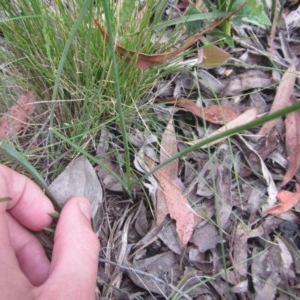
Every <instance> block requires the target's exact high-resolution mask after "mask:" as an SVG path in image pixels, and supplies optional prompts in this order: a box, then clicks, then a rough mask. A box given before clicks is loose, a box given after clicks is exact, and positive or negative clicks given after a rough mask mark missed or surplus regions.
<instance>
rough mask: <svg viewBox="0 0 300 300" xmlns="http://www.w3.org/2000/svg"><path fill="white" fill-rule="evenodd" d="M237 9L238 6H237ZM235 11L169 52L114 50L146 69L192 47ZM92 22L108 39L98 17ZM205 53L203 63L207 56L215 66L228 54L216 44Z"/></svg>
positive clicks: (117, 48) (119, 47)
mask: <svg viewBox="0 0 300 300" xmlns="http://www.w3.org/2000/svg"><path fill="white" fill-rule="evenodd" d="M238 9H239V8H238ZM235 12H236V10H235V11H233V12H231V13H229V14H228V15H227V16H225V17H224V18H222V19H220V20H218V21H216V22H214V23H213V24H212V25H211V26H208V27H207V28H205V29H203V30H202V31H200V32H198V33H197V34H195V35H192V36H190V37H188V38H187V39H186V40H185V42H184V43H183V45H182V46H181V47H179V48H177V49H175V50H172V51H170V52H164V53H157V54H146V53H142V52H139V53H136V52H135V51H131V50H127V49H125V48H124V47H122V46H120V45H119V44H116V51H117V52H118V54H119V55H120V56H124V57H125V60H126V62H130V61H131V60H136V66H137V67H138V68H139V69H142V70H146V69H149V68H152V67H154V66H155V65H157V64H159V63H162V62H164V61H166V60H168V59H172V58H174V57H176V56H178V55H179V54H181V53H183V52H184V51H185V50H187V49H189V48H190V47H192V46H193V45H194V44H195V43H196V42H197V41H198V39H199V38H200V37H201V36H203V35H204V33H206V32H208V31H209V30H212V29H214V28H216V27H217V26H219V25H220V24H222V23H223V22H224V21H226V20H228V19H229V18H230V17H231V16H232V15H233V14H234V13H235ZM94 23H95V24H96V26H97V27H98V29H99V31H100V33H101V34H102V36H103V37H104V39H105V40H106V42H107V41H108V40H109V36H108V34H107V32H106V30H105V29H104V28H103V26H102V25H101V23H100V21H99V19H98V18H97V17H94ZM203 51H204V52H205V53H204V55H203V64H204V65H205V63H206V58H205V56H207V66H210V67H211V66H216V65H219V64H220V63H224V62H225V61H226V60H227V59H228V58H229V57H230V55H229V54H228V53H226V52H225V51H223V50H221V49H219V48H218V47H216V46H209V48H207V49H206V50H203Z"/></svg>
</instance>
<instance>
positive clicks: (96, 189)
mask: <svg viewBox="0 0 300 300" xmlns="http://www.w3.org/2000/svg"><path fill="white" fill-rule="evenodd" d="M49 191H50V193H51V194H52V195H53V196H54V198H55V199H56V201H57V203H58V204H59V205H60V206H61V207H62V206H63V205H64V204H65V203H66V202H67V201H68V200H69V199H70V198H72V197H75V196H84V197H86V198H87V199H88V200H89V201H90V203H91V207H92V219H93V224H94V230H95V231H98V229H99V228H98V226H99V222H100V213H101V211H100V208H101V204H102V202H103V191H102V187H101V184H100V182H99V179H98V177H97V175H96V173H95V170H94V168H93V166H92V165H91V164H90V162H89V161H88V160H87V158H86V157H84V156H80V157H78V158H76V159H75V160H73V161H72V162H71V163H70V164H69V165H68V166H67V167H66V169H65V170H64V171H63V172H62V173H61V174H60V175H59V176H58V177H57V178H56V179H55V180H54V181H53V182H52V183H51V185H50V186H49Z"/></svg>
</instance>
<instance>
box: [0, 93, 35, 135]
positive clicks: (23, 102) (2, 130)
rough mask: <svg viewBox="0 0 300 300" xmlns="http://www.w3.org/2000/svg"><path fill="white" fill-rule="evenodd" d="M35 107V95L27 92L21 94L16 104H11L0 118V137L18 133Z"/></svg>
mask: <svg viewBox="0 0 300 300" xmlns="http://www.w3.org/2000/svg"><path fill="white" fill-rule="evenodd" d="M35 107H36V96H35V95H34V93H32V92H29V93H28V94H26V95H22V96H20V97H19V99H18V100H17V102H16V104H14V105H12V106H11V108H10V109H9V111H8V112H7V113H5V114H4V115H3V116H2V117H1V118H0V139H5V138H9V137H11V136H12V135H14V134H16V133H18V132H19V131H20V130H21V129H22V127H23V125H24V124H25V123H26V122H27V120H28V118H29V117H30V116H31V115H32V114H33V112H34V110H35Z"/></svg>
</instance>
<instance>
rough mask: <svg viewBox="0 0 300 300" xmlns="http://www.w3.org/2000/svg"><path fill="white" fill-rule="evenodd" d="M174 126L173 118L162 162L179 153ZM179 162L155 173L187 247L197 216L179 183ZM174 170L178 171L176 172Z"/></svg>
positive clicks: (162, 148)
mask: <svg viewBox="0 0 300 300" xmlns="http://www.w3.org/2000/svg"><path fill="white" fill-rule="evenodd" d="M173 127H174V126H173V120H172V119H171V120H170V121H169V123H168V125H167V127H166V130H165V131H164V133H163V136H162V141H161V149H160V162H163V161H165V160H166V159H168V158H169V157H171V156H173V155H174V154H176V153H177V140H176V136H175V131H174V128H173ZM174 145H175V146H174ZM174 162H175V163H174ZM177 164H178V160H174V161H173V162H172V163H171V164H170V166H169V165H166V166H164V167H162V168H160V169H159V170H157V171H156V172H155V173H154V175H155V177H156V178H157V180H158V182H159V184H160V187H161V189H162V193H163V197H164V199H165V202H166V205H167V208H168V211H169V213H170V216H171V218H172V219H173V220H176V230H177V234H178V237H179V240H180V243H181V245H182V247H183V248H185V247H186V245H187V243H188V241H189V239H190V237H191V235H192V233H193V230H194V226H195V224H196V217H197V216H196V214H195V212H194V211H193V210H192V208H191V206H190V204H189V202H188V200H187V198H186V197H185V196H184V195H183V193H182V191H181V188H180V186H179V184H178V181H179V178H177V172H176V171H177ZM174 172H176V173H175V174H174Z"/></svg>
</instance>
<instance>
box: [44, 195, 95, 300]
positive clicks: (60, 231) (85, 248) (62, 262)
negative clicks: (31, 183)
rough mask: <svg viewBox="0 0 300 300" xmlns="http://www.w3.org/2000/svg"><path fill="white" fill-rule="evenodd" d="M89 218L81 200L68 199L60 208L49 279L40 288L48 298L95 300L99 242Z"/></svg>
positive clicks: (88, 213)
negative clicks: (50, 296) (61, 208)
mask: <svg viewBox="0 0 300 300" xmlns="http://www.w3.org/2000/svg"><path fill="white" fill-rule="evenodd" d="M90 215H91V208H90V203H89V201H88V200H87V199H86V198H84V197H75V198H72V199H70V200H69V201H68V202H67V203H66V204H65V206H64V207H63V210H62V212H61V215H60V218H59V221H58V224H57V227H56V232H55V236H54V248H53V255H52V262H51V267H50V272H49V277H48V279H47V281H46V282H45V284H44V286H43V288H44V289H43V292H44V291H45V292H46V291H47V294H48V293H49V295H50V292H51V295H52V296H53V297H52V299H56V300H58V299H94V298H95V287H96V278H97V270H98V256H99V251H100V243H99V240H98V238H97V237H96V235H95V233H94V232H93V230H92V227H91V221H90ZM46 286H47V287H46Z"/></svg>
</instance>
